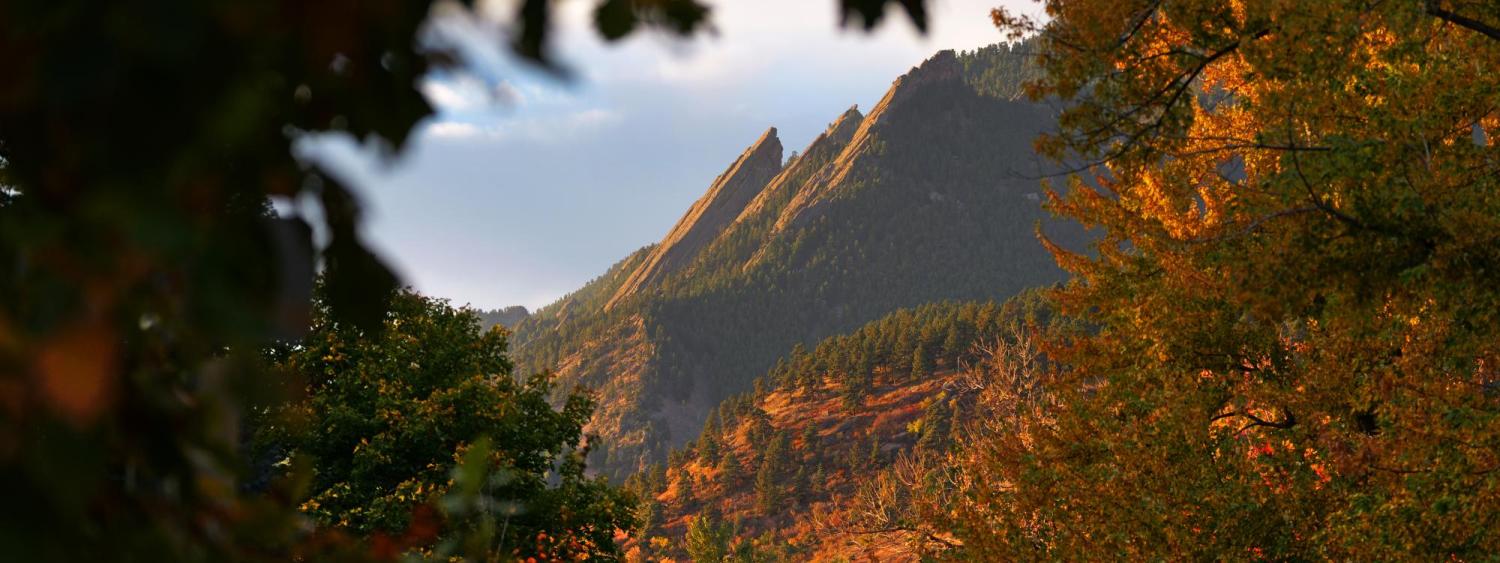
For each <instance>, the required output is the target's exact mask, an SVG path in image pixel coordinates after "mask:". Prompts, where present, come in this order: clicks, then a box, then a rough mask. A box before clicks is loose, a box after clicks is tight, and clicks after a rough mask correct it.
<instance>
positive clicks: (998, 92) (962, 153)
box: [514, 45, 1083, 478]
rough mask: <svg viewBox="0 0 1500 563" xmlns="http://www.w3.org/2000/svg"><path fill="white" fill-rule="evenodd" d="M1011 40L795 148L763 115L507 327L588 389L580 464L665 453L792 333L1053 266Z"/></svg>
mask: <svg viewBox="0 0 1500 563" xmlns="http://www.w3.org/2000/svg"><path fill="white" fill-rule="evenodd" d="M1023 51H1024V48H1022V47H1016V48H1012V47H1009V46H1006V45H996V46H993V47H988V48H985V49H981V50H979V51H976V52H969V53H962V54H960V53H955V52H953V51H943V52H940V53H938V54H937V55H935V56H933V57H932V58H931V59H929V60H927V61H925V62H923V63H922V64H921V65H920V66H918V67H915V68H913V69H912V70H911V71H910V72H908V73H906V74H905V75H903V76H901V77H900V78H898V79H897V80H896V81H895V82H894V83H893V84H892V85H891V87H890V89H889V90H888V91H887V92H886V94H885V96H884V97H883V98H882V99H881V100H880V102H879V103H877V104H876V105H875V106H874V107H872V108H870V110H869V112H868V113H861V112H860V111H859V110H858V109H857V108H850V109H849V110H848V111H845V112H844V113H843V114H842V115H840V116H838V117H837V118H836V119H835V120H834V121H833V122H832V123H831V124H830V125H829V126H828V128H827V130H826V131H824V132H823V134H821V135H819V136H818V137H817V138H816V139H814V140H813V141H812V142H811V143H810V144H809V145H808V146H807V147H805V148H804V149H803V150H802V151H801V152H800V153H798V155H797V156H796V157H795V158H791V159H787V160H785V161H783V155H782V151H783V147H782V143H781V141H780V139H779V138H778V136H777V130H776V129H775V128H774V127H773V128H770V129H768V130H767V131H766V132H765V133H764V134H762V135H761V136H760V137H759V138H758V139H757V140H756V141H755V142H754V143H752V144H751V145H750V146H749V147H748V148H747V149H746V150H745V151H744V153H743V154H741V155H740V157H739V158H737V159H736V160H735V161H734V162H733V163H732V164H731V165H730V166H729V167H728V168H727V169H726V170H725V171H724V173H723V174H720V175H719V177H718V178H716V179H715V180H714V181H713V183H712V184H711V185H710V187H709V189H708V191H707V192H706V193H705V194H704V195H703V197H702V198H700V199H699V200H698V201H697V202H695V203H694V204H693V205H692V207H691V208H690V209H689V210H688V212H687V213H686V214H685V215H684V216H683V217H682V219H681V220H680V221H678V223H677V224H676V225H675V226H674V227H673V228H672V230H671V231H670V232H669V233H668V234H667V236H666V237H665V238H664V239H663V240H662V241H661V242H660V243H658V244H655V245H652V246H648V247H645V248H642V249H640V250H638V251H636V252H635V253H633V254H631V255H630V256H628V257H626V258H625V259H624V260H622V261H620V262H619V263H617V264H616V265H615V266H613V267H612V268H610V270H609V271H608V272H606V273H605V274H603V275H601V276H600V277H599V278H596V279H595V280H593V281H591V282H589V283H588V284H586V285H585V286H584V287H582V288H580V289H579V290H577V291H575V292H574V293H572V294H570V295H568V296H566V297H564V298H563V299H561V300H559V301H558V302H556V303H553V304H551V305H548V306H547V307H544V308H542V309H540V310H538V311H536V313H535V314H533V315H532V316H531V317H530V318H528V319H527V320H525V321H523V322H522V323H521V324H519V325H517V327H516V329H515V336H514V343H515V355H516V358H517V361H518V364H519V365H520V367H521V368H522V370H526V371H529V370H538V369H553V370H555V371H556V373H557V374H558V376H559V377H560V378H561V380H562V382H563V383H564V386H567V385H568V384H581V385H587V386H590V387H593V388H594V389H596V390H597V391H598V397H599V399H600V404H599V408H598V410H597V412H596V415H595V418H594V420H593V422H592V423H591V426H590V429H589V430H590V432H592V433H594V434H595V435H597V436H598V437H599V438H600V440H599V441H598V442H596V443H595V448H594V454H593V455H594V456H595V458H594V459H593V460H592V462H593V463H591V465H593V466H595V467H600V468H602V470H603V471H604V472H605V473H606V474H609V475H611V476H613V477H616V478H620V477H623V476H625V475H628V474H630V473H631V472H633V471H636V470H639V469H641V468H643V467H645V466H647V465H649V464H650V463H653V462H657V461H660V460H662V459H664V458H665V455H666V453H667V452H668V451H669V450H670V449H671V448H673V447H676V446H680V445H681V444H683V443H684V442H685V441H686V440H688V439H690V438H692V437H693V436H696V435H697V434H698V433H699V431H700V430H701V429H702V425H703V422H704V420H705V417H706V415H707V413H708V411H709V410H710V409H713V408H714V407H715V406H716V405H718V404H719V402H720V401H721V400H723V399H724V398H725V397H728V396H730V395H731V394H734V393H738V392H742V391H744V390H746V389H748V388H749V386H750V383H751V381H752V380H753V379H754V378H755V377H757V376H758V375H760V374H762V373H764V372H765V370H766V369H768V368H770V367H771V365H772V363H773V362H775V360H776V358H778V357H779V356H781V355H782V354H783V353H784V352H785V351H786V350H788V349H790V348H791V347H792V346H793V345H794V344H797V343H802V344H810V343H813V342H816V341H818V340H819V339H822V338H824V337H827V336H829V335H833V334H839V333H843V332H847V331H850V330H853V329H855V328H857V327H859V326H860V325H862V324H864V323H866V322H869V321H871V320H873V319H877V318H879V317H881V316H882V315H885V314H887V313H889V312H891V311H893V310H896V309H899V308H903V307H913V306H917V305H921V304H924V303H929V302H933V301H940V300H945V299H955V300H984V299H1004V298H1006V297H1009V296H1011V295H1014V294H1016V293H1017V292H1019V291H1021V290H1022V289H1025V288H1029V287H1034V286H1038V285H1045V284H1050V283H1054V282H1057V281H1060V280H1061V279H1063V273H1062V271H1061V270H1060V269H1058V268H1057V266H1056V265H1055V264H1054V263H1053V260H1052V258H1051V256H1050V254H1049V253H1048V252H1047V251H1046V250H1045V249H1044V248H1043V246H1042V244H1041V243H1040V242H1039V240H1038V238H1037V229H1038V228H1040V229H1041V230H1043V231H1044V232H1046V233H1047V235H1048V236H1049V237H1050V238H1052V239H1053V240H1054V241H1056V242H1058V243H1060V244H1063V245H1064V246H1070V247H1076V246H1078V243H1080V242H1081V241H1082V240H1083V233H1082V232H1081V231H1080V230H1079V229H1076V228H1072V227H1070V226H1067V225H1060V224H1054V223H1053V222H1052V221H1051V220H1050V219H1049V216H1048V214H1047V213H1046V212H1045V211H1044V210H1043V209H1042V208H1041V201H1042V199H1043V197H1042V196H1043V194H1042V188H1041V187H1040V183H1039V182H1038V180H1037V178H1038V177H1040V176H1042V175H1044V174H1046V173H1048V172H1049V169H1047V168H1046V167H1045V166H1044V165H1042V164H1041V163H1040V161H1039V159H1038V158H1037V157H1036V156H1035V155H1034V153H1033V151H1032V149H1031V142H1032V140H1033V139H1034V138H1035V137H1036V135H1037V134H1038V133H1040V132H1042V131H1045V130H1047V129H1049V128H1050V127H1052V126H1053V123H1054V114H1053V112H1052V110H1051V109H1050V108H1049V107H1047V106H1045V105H1041V104H1035V103H1030V102H1026V101H1019V100H1018V99H1017V97H1018V93H1019V84H1020V82H1021V81H1022V79H1023V78H1024V77H1025V76H1026V74H1027V73H1028V72H1031V71H1030V70H1029V69H1030V66H1029V65H1028V64H1027V63H1026V56H1025V55H1024V53H1023Z"/></svg>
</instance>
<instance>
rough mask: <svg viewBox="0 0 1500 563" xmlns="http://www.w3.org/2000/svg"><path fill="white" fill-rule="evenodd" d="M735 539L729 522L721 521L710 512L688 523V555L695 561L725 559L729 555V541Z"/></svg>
mask: <svg viewBox="0 0 1500 563" xmlns="http://www.w3.org/2000/svg"><path fill="white" fill-rule="evenodd" d="M733 539H734V528H733V527H731V526H730V525H729V523H728V522H719V521H717V519H716V518H714V517H712V516H710V515H708V514H699V515H697V516H695V517H693V520H692V522H689V523H688V529H687V536H686V537H684V538H683V540H684V541H685V542H686V543H687V552H688V557H691V558H692V559H693V561H698V562H708V561H723V560H724V558H725V557H727V556H728V555H729V543H730V542H731V541H732V540H733Z"/></svg>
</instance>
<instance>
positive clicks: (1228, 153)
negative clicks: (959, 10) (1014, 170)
mask: <svg viewBox="0 0 1500 563" xmlns="http://www.w3.org/2000/svg"><path fill="white" fill-rule="evenodd" d="M1046 4H1047V10H1048V13H1049V14H1050V15H1051V16H1052V18H1053V19H1052V20H1051V21H1050V22H1048V23H1046V24H1045V25H1040V24H1035V23H1033V22H1030V21H1027V20H1025V19H1024V18H1017V17H1014V16H1011V15H1009V14H1007V13H1004V12H997V14H996V19H997V21H999V22H1000V23H1002V24H1004V25H1006V26H1008V27H1009V28H1010V29H1012V30H1014V31H1016V32H1020V33H1025V32H1030V31H1035V32H1039V33H1040V35H1039V36H1038V38H1037V41H1039V43H1038V52H1039V53H1040V54H1041V55H1040V58H1039V64H1041V65H1042V67H1043V69H1044V70H1045V76H1044V77H1043V78H1040V79H1038V80H1037V81H1036V82H1035V83H1033V84H1032V85H1030V87H1029V90H1030V92H1031V94H1032V95H1033V96H1035V97H1038V98H1041V97H1055V98H1057V99H1061V100H1063V101H1064V102H1065V104H1064V107H1065V108H1066V109H1065V110H1064V111H1063V113H1062V115H1061V121H1060V123H1061V128H1060V130H1059V132H1058V134H1056V135H1053V136H1050V137H1046V138H1044V139H1042V140H1041V141H1040V142H1039V146H1040V147H1041V148H1042V149H1044V150H1046V151H1048V152H1049V153H1050V154H1051V155H1052V156H1054V157H1059V158H1067V159H1068V160H1069V161H1070V162H1084V163H1087V164H1089V165H1090V167H1089V170H1088V171H1089V172H1090V174H1089V177H1090V182H1091V184H1090V183H1085V182H1083V181H1082V180H1081V179H1075V180H1074V181H1072V182H1071V186H1070V188H1069V190H1068V191H1067V192H1066V194H1064V195H1055V194H1054V195H1052V196H1051V201H1052V203H1051V206H1052V208H1053V209H1055V210H1057V211H1058V212H1060V213H1062V214H1064V215H1066V216H1069V217H1072V218H1075V219H1077V220H1079V221H1081V222H1083V223H1084V224H1086V225H1089V226H1093V227H1097V228H1099V229H1101V230H1102V231H1103V232H1104V235H1103V238H1102V239H1101V240H1100V241H1099V243H1098V244H1097V245H1096V246H1095V248H1094V251H1095V252H1094V253H1093V254H1092V255H1084V254H1075V253H1072V252H1069V251H1067V250H1066V249H1060V248H1056V247H1055V246H1054V249H1055V254H1056V255H1057V257H1058V260H1059V263H1061V264H1062V265H1064V266H1065V267H1066V268H1068V269H1069V270H1071V271H1073V272H1074V273H1075V275H1076V276H1077V281H1075V282H1073V283H1071V284H1069V285H1068V286H1067V287H1065V288H1063V289H1061V290H1059V291H1057V292H1055V293H1054V296H1053V297H1054V301H1055V303H1056V304H1057V306H1058V307H1059V308H1060V312H1061V313H1063V314H1066V315H1068V316H1070V317H1073V318H1077V319H1083V320H1086V321H1087V322H1088V323H1090V324H1091V325H1092V326H1091V327H1090V328H1089V329H1087V330H1069V331H1066V332H1064V333H1062V334H1059V335H1055V336H1054V337H1053V338H1054V340H1053V342H1052V343H1051V344H1049V345H1048V354H1049V356H1051V357H1053V358H1055V359H1057V360H1059V361H1061V362H1064V363H1066V364H1067V365H1068V369H1066V370H1062V371H1061V372H1060V377H1059V380H1058V381H1057V382H1056V383H1055V385H1054V386H1053V387H1052V389H1051V391H1052V392H1053V393H1054V394H1055V400H1056V401H1057V402H1058V403H1059V405H1060V406H1059V407H1058V408H1056V409H1053V410H1051V411H1050V412H1049V413H1047V414H1045V415H1028V416H1027V417H1026V419H1027V420H1029V422H1028V423H1027V424H1028V425H1030V427H1032V428H1033V431H1032V432H1031V433H1030V434H1031V438H1030V440H1029V441H1022V440H1021V439H1020V438H1014V439H1007V438H1004V437H996V438H995V439H994V440H993V443H991V444H989V446H988V447H989V448H990V449H991V450H992V451H994V452H997V456H996V457H995V458H994V459H993V460H992V461H993V463H992V465H990V466H989V467H988V469H987V470H988V471H990V472H992V473H993V474H994V475H995V479H996V481H997V482H1004V483H1007V489H1006V490H1004V491H999V490H997V491H995V493H993V494H994V497H992V498H993V502H994V503H995V504H996V505H1005V506H1009V507H1010V508H1008V509H1006V510H1008V511H1010V513H1011V515H1012V516H1021V517H1023V518H1024V519H1017V520H1012V522H1013V523H1016V524H1019V523H1022V522H1024V523H1026V525H1027V526H1028V529H1030V530H1035V531H1036V532H1037V534H1036V535H1035V536H1031V537H1027V536H1026V534H1019V533H1015V532H1014V529H1007V526H1005V525H998V526H995V525H987V526H984V527H983V528H980V527H975V526H962V527H960V528H959V529H962V530H964V531H965V533H966V534H967V535H966V537H963V538H962V539H963V543H964V549H965V550H966V551H969V552H970V553H971V555H972V556H975V557H978V558H1002V559H1034V558H1047V559H1093V558H1098V557H1104V556H1106V555H1105V554H1108V556H1109V557H1121V556H1124V557H1128V558H1171V559H1194V558H1212V557H1215V556H1222V555H1223V554H1250V555H1251V556H1254V557H1263V558H1267V559H1407V558H1410V559H1439V558H1454V559H1468V558H1483V557H1487V555H1486V554H1488V553H1493V552H1494V551H1495V550H1496V549H1500V532H1497V531H1496V528H1495V527H1493V526H1488V525H1476V523H1478V522H1491V521H1494V520H1495V519H1496V518H1500V508H1497V507H1500V504H1497V503H1495V502H1494V499H1495V498H1497V495H1500V480H1497V479H1496V478H1495V477H1494V476H1495V475H1496V474H1497V470H1500V460H1497V459H1496V458H1495V457H1494V455H1493V452H1495V451H1496V450H1497V448H1500V394H1496V393H1493V392H1492V390H1493V389H1495V388H1496V384H1495V381H1496V380H1497V378H1496V371H1495V370H1494V366H1495V365H1496V361H1497V359H1500V341H1497V339H1496V338H1495V329H1494V327H1495V326H1496V323H1495V321H1496V320H1500V286H1496V285H1495V284H1494V283H1492V279H1493V272H1495V271H1496V270H1495V268H1496V267H1497V265H1500V254H1497V251H1496V249H1500V228H1497V227H1500V223H1497V217H1500V198H1497V197H1495V194H1496V193H1497V190H1500V173H1497V172H1500V168H1497V165H1500V153H1497V148H1496V146H1497V145H1496V144H1495V143H1494V142H1493V139H1494V135H1495V134H1496V133H1497V132H1500V114H1497V113H1496V110H1495V109H1494V108H1496V107H1500V75H1496V74H1495V73H1491V72H1476V69H1481V68H1493V67H1495V66H1496V65H1497V64H1500V38H1497V34H1494V33H1492V32H1493V31H1494V25H1495V23H1494V22H1497V21H1500V14H1497V13H1496V11H1495V7H1494V4H1493V3H1490V2H1466V1H1456V2H1436V1H1434V2H1417V1H1406V2H1390V3H1374V4H1371V3H1364V2H1353V1H1334V2H1323V3H1319V4H1317V5H1316V6H1313V5H1306V4H1304V5H1296V6H1293V5H1292V4H1287V3H1277V2H1254V3H1250V2H1247V3H1238V2H1229V3H1223V2H1211V1H1191V0H1189V1H1183V2H1154V1H1142V2H1112V1H1111V2H1106V1H1087V0H1085V1H1070V2H1063V1H1049V2H1047V3H1046ZM1353 116H1357V117H1353ZM1127 515H1135V516H1127ZM978 517H979V516H976V518H978ZM986 522H992V521H990V520H986ZM1038 538H1044V539H1042V540H1041V541H1035V540H1037V539H1038ZM1038 551H1040V553H1038Z"/></svg>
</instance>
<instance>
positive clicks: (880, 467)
mask: <svg viewBox="0 0 1500 563" xmlns="http://www.w3.org/2000/svg"><path fill="white" fill-rule="evenodd" d="M1051 322H1053V321H1052V318H1051V316H1050V315H1048V314H1047V313H1046V310H1045V308H1044V305H1043V303H1042V301H1041V299H1040V294H1039V293H1037V292H1028V293H1025V294H1022V296H1020V297H1017V298H1014V299H1012V300H1010V301H1008V302H1006V303H1003V304H997V303H995V302H993V301H990V302H984V303H979V302H966V303H957V302H943V303H934V304H928V305H924V306H921V307H917V308H914V309H902V310H899V311H896V312H895V313H892V314H890V315H887V316H885V317H883V318H881V319H880V320H877V321H874V322H871V323H869V324H867V325H865V326H863V327H861V328H859V329H858V330H855V331H853V332H850V333H848V334H844V335H839V336H834V337H830V338H827V339H825V340H823V341H821V342H820V343H818V345H817V346H815V347H813V348H812V349H811V350H808V349H805V348H804V347H802V346H801V345H797V346H796V347H795V348H793V349H792V350H791V351H790V352H789V353H788V354H786V355H785V356H783V357H781V358H780V359H779V360H777V362H776V364H775V367H774V368H772V369H771V370H770V371H769V372H767V373H766V374H765V375H763V376H762V377H760V378H758V379H756V380H755V385H754V387H753V389H752V390H751V391H747V392H745V393H743V394H738V395H735V396H732V397H730V398H728V399H726V400H725V401H724V402H723V403H721V404H720V405H719V406H718V407H717V408H716V409H714V410H712V411H711V412H710V414H709V416H708V422H707V424H706V425H705V427H704V429H703V431H702V433H701V434H700V435H699V436H698V437H697V439H696V440H694V441H692V442H689V443H688V444H687V445H686V446H685V447H684V448H683V449H681V450H677V451H674V452H672V453H671V454H670V456H669V460H668V462H667V463H665V464H654V465H652V466H651V467H649V468H648V469H647V470H646V471H643V472H641V473H639V474H637V475H635V476H632V477H631V478H629V479H627V481H626V485H627V488H629V489H631V490H633V491H635V492H636V494H637V496H638V497H640V498H641V499H643V503H644V506H643V509H644V511H645V512H644V514H645V518H644V519H643V522H641V525H642V526H643V529H642V530H640V533H638V534H637V535H636V540H637V541H636V542H635V543H634V544H633V545H631V546H629V548H628V549H629V550H630V552H631V553H632V554H633V555H634V556H638V557H644V558H648V559H655V558H664V557H675V558H679V559H681V558H683V557H684V556H688V557H690V558H692V559H693V560H718V558H714V557H712V556H711V555H708V554H710V553H713V552H721V553H730V552H734V553H737V554H738V559H736V560H743V561H752V560H753V561H758V560H830V559H834V558H836V557H839V556H851V555H852V556H863V557H874V558H877V559H878V560H890V559H893V558H909V557H910V556H912V555H913V554H915V553H917V552H919V551H920V548H921V547H922V545H923V544H925V543H931V542H942V541H945V540H944V538H943V537H932V538H927V537H921V536H920V535H918V536H916V537H913V536H912V534H909V533H906V532H907V531H906V530H886V529H881V526H882V525H883V524H881V523H878V522H872V521H870V519H869V517H868V515H867V514H865V513H864V511H867V510H868V509H869V508H870V507H869V506H868V504H869V503H870V502H871V500H872V497H871V495H876V494H879V493H880V491H878V490H875V489H872V488H871V486H872V485H873V484H876V483H878V482H879V480H880V479H882V478H883V477H882V474H883V473H884V472H888V471H890V470H891V469H892V467H893V466H897V465H903V464H904V465H910V464H911V463H913V462H914V460H916V459H918V458H932V457H935V456H940V455H943V454H945V453H946V452H947V451H948V450H949V449H950V447H951V446H952V445H953V444H954V441H955V440H956V439H961V438H962V436H963V435H964V433H965V432H966V431H967V429H968V426H969V425H970V423H971V422H972V421H974V420H976V419H977V418H976V417H975V416H974V415H975V412H976V411H975V409H977V408H980V407H979V406H978V405H976V404H975V400H976V398H978V396H979V395H980V393H979V391H980V390H981V388H982V387H983V385H982V384H981V383H982V378H983V374H982V373H981V372H982V371H983V370H985V369H986V368H987V366H988V365H989V364H990V362H991V360H992V356H993V354H994V353H995V352H996V350H997V349H999V348H1000V347H1004V346H1008V345H1013V344H1015V343H1016V341H1017V340H1025V339H1027V338H1028V336H1027V335H1028V334H1029V333H1031V332H1032V331H1038V330H1044V329H1045V328H1046V326H1047V325H1048V324H1049V323H1051ZM913 548H916V549H913Z"/></svg>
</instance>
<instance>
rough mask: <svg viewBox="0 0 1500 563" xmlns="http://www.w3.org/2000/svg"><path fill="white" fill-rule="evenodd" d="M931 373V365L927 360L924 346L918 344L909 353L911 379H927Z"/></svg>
mask: <svg viewBox="0 0 1500 563" xmlns="http://www.w3.org/2000/svg"><path fill="white" fill-rule="evenodd" d="M931 374H932V365H931V364H930V363H929V362H928V360H927V350H926V347H925V346H920V345H919V346H917V348H916V349H915V350H913V351H912V353H911V379H912V381H922V380H924V379H927V376H928V375H931Z"/></svg>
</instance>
